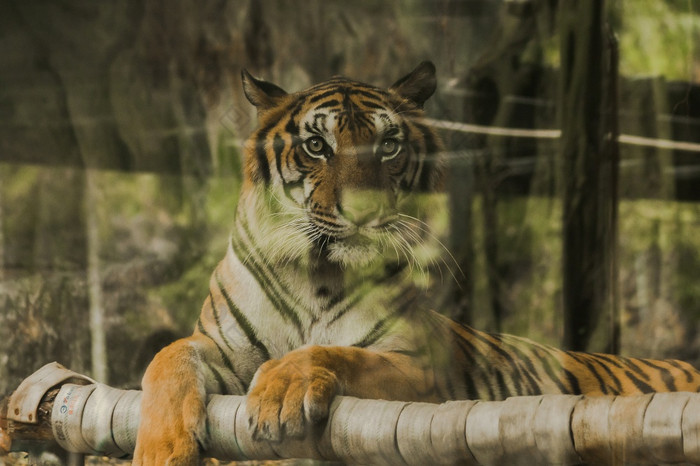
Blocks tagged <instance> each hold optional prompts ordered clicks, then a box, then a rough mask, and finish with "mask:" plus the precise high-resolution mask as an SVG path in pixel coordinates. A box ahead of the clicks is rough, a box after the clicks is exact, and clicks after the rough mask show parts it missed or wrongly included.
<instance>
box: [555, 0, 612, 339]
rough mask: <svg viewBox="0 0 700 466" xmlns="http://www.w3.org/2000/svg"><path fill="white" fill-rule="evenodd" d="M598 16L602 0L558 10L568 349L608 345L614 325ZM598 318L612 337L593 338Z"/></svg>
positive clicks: (604, 64)
mask: <svg viewBox="0 0 700 466" xmlns="http://www.w3.org/2000/svg"><path fill="white" fill-rule="evenodd" d="M604 11H605V1H604V0H593V1H570V2H564V3H561V4H560V28H559V35H560V40H561V43H560V53H561V77H560V87H559V119H560V127H561V130H562V137H561V157H560V159H561V172H560V173H561V180H562V184H563V269H564V270H563V275H564V278H563V280H564V283H563V301H564V302H563V305H564V346H565V347H566V348H567V349H573V350H591V349H595V350H608V351H610V350H614V349H615V347H616V337H615V335H616V330H615V328H616V324H615V322H616V320H617V319H615V318H612V319H610V318H607V319H606V318H605V316H606V314H605V312H606V311H608V312H611V313H614V312H615V309H614V302H615V299H614V297H615V288H616V282H617V280H616V266H615V260H614V257H615V253H616V247H615V246H616V221H617V218H616V216H617V173H618V164H617V154H616V139H617V135H616V134H615V133H616V128H615V127H614V123H615V122H616V115H615V113H616V112H615V111H614V109H615V101H614V98H615V95H614V94H615V93H614V92H613V90H614V89H615V87H614V85H612V84H614V80H615V79H616V77H615V76H612V77H611V80H612V81H610V82H611V85H610V86H606V84H605V83H606V75H607V74H608V71H609V70H613V73H611V74H614V67H611V66H610V63H612V62H614V60H611V56H614V53H611V49H606V40H605V31H604ZM611 315H614V314H611ZM605 320H607V321H608V322H609V323H610V324H611V326H610V327H609V328H612V329H613V332H612V335H611V334H606V333H607V331H606V330H605V329H606V328H608V327H605V326H603V327H600V328H602V329H603V332H602V334H601V335H600V336H598V335H596V338H594V334H595V333H596V329H597V328H598V327H599V325H600V324H601V323H602V322H603V321H605ZM594 339H595V340H596V341H595V342H594V341H593V340H594Z"/></svg>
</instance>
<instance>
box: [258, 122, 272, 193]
mask: <svg viewBox="0 0 700 466" xmlns="http://www.w3.org/2000/svg"><path fill="white" fill-rule="evenodd" d="M268 131H269V129H265V130H262V131H260V132H259V133H258V135H257V138H256V139H255V156H256V159H257V162H258V170H257V174H258V175H259V176H260V177H261V178H262V181H263V183H265V184H266V185H267V184H269V183H270V164H269V163H268V161H267V152H266V151H265V138H266V137H267V133H268ZM256 181H259V180H256Z"/></svg>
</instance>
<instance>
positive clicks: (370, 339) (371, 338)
mask: <svg viewBox="0 0 700 466" xmlns="http://www.w3.org/2000/svg"><path fill="white" fill-rule="evenodd" d="M408 309H409V308H407V309H400V310H399V311H398V312H393V313H391V314H389V315H388V316H386V317H384V318H383V319H380V320H379V321H378V322H377V323H376V324H374V327H372V330H370V331H369V332H367V334H366V335H365V336H364V337H363V338H362V339H361V340H360V341H359V342H357V343H355V344H353V345H351V346H357V347H358V348H366V347H368V346H371V345H372V344H374V343H376V342H377V340H379V339H380V338H381V337H383V336H384V335H385V334H386V332H387V331H389V329H390V328H391V325H392V324H393V323H394V322H396V321H397V320H398V319H399V318H400V317H401V316H402V315H403V314H404V313H405V312H406V310H408Z"/></svg>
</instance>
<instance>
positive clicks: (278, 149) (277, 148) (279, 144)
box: [272, 133, 287, 183]
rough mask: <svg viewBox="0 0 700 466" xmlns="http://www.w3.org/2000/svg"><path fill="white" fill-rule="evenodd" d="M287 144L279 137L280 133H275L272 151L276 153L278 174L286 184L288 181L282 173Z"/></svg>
mask: <svg viewBox="0 0 700 466" xmlns="http://www.w3.org/2000/svg"><path fill="white" fill-rule="evenodd" d="M285 146H286V144H285V143H284V139H282V137H281V136H280V135H279V133H275V136H274V137H273V138H272V151H273V152H274V153H275V164H276V166H277V172H278V173H279V175H280V178H282V182H283V183H286V182H287V180H285V179H284V173H282V152H283V151H284V148H285Z"/></svg>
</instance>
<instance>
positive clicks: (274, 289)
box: [231, 217, 303, 338]
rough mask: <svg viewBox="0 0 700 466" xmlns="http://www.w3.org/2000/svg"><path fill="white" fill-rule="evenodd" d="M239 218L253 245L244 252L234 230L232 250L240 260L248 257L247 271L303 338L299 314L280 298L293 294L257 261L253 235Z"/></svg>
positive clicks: (258, 252)
mask: <svg viewBox="0 0 700 466" xmlns="http://www.w3.org/2000/svg"><path fill="white" fill-rule="evenodd" d="M239 218H240V225H241V227H242V228H243V230H244V233H245V234H246V236H247V238H246V239H247V240H248V242H249V243H250V244H251V245H253V246H252V248H251V254H247V255H246V254H244V252H243V251H244V250H246V248H245V247H244V246H243V244H241V243H240V242H239V241H240V238H239V237H238V235H237V234H236V233H237V232H236V231H235V230H234V234H232V235H231V246H232V247H233V249H234V252H235V253H236V255H237V256H238V257H239V258H240V260H241V261H242V260H243V259H244V258H247V259H248V260H247V262H246V264H245V266H246V268H247V269H248V271H249V272H250V273H251V274H252V275H253V277H254V278H255V279H256V281H257V282H258V283H259V284H260V288H261V289H262V290H263V291H264V292H265V294H266V295H267V297H268V299H270V301H271V302H272V304H273V305H274V306H275V309H276V310H277V311H278V312H279V313H280V314H281V315H282V317H284V318H286V319H287V320H288V321H290V322H291V323H292V324H294V326H295V328H296V330H297V332H298V334H299V336H300V337H302V338H303V329H302V324H301V319H300V318H299V315H298V314H297V313H296V312H295V311H294V310H293V309H292V308H291V307H290V306H289V305H288V304H287V301H285V300H284V299H283V298H282V295H286V296H292V297H293V296H294V294H293V293H290V292H289V290H287V289H285V287H284V286H283V285H282V283H280V282H279V281H278V280H276V279H275V275H274V273H272V270H270V268H269V267H268V266H267V265H266V264H265V263H264V262H262V263H260V262H258V260H257V259H256V256H262V254H261V253H260V251H259V250H258V249H257V248H256V247H255V246H254V244H255V243H254V241H253V240H252V236H253V235H252V234H251V233H250V230H249V229H248V224H247V222H246V220H245V217H239Z"/></svg>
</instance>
